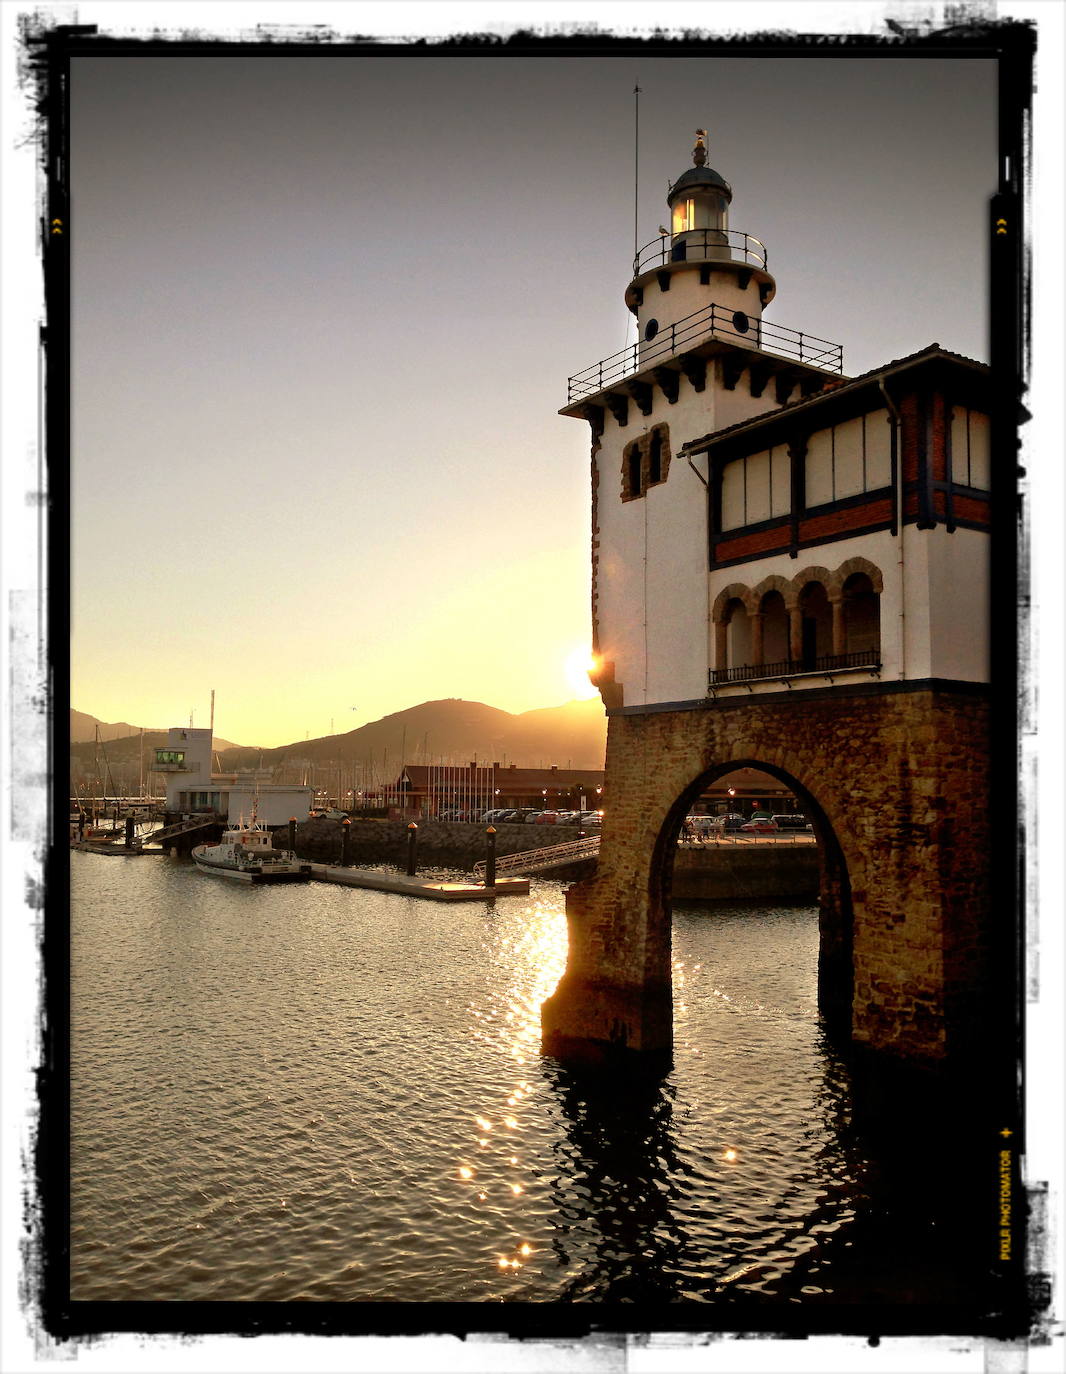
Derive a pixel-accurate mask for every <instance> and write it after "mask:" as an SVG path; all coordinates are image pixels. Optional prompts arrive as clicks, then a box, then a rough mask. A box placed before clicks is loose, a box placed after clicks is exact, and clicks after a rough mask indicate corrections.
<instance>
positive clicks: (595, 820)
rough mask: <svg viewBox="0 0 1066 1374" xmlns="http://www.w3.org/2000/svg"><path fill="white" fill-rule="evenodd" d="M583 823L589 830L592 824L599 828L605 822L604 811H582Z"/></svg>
mask: <svg viewBox="0 0 1066 1374" xmlns="http://www.w3.org/2000/svg"><path fill="white" fill-rule="evenodd" d="M581 824H582V825H583V826H584V827H585V829H586V830H587V829H588V828H589V827H590V826H595V827H596V828H599V826H601V825H602V824H603V812H602V811H582V812H581Z"/></svg>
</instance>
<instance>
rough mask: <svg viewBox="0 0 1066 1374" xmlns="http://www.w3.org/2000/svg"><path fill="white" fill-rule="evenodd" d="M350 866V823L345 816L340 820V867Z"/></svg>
mask: <svg viewBox="0 0 1066 1374" xmlns="http://www.w3.org/2000/svg"><path fill="white" fill-rule="evenodd" d="M351 866H352V823H351V821H350V820H348V818H347V817H345V819H344V820H343V821H341V867H342V868H351Z"/></svg>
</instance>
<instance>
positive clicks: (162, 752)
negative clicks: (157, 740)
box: [155, 749, 185, 763]
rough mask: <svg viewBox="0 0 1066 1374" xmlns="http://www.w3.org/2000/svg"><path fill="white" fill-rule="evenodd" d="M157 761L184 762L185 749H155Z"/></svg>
mask: <svg viewBox="0 0 1066 1374" xmlns="http://www.w3.org/2000/svg"><path fill="white" fill-rule="evenodd" d="M155 761H156V763H184V762H185V750H184V749H157V750H156V751H155Z"/></svg>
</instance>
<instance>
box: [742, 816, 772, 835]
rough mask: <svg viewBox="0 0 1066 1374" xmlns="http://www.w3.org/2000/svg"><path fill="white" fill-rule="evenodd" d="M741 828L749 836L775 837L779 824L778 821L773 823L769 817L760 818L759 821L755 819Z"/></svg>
mask: <svg viewBox="0 0 1066 1374" xmlns="http://www.w3.org/2000/svg"><path fill="white" fill-rule="evenodd" d="M740 828H741V830H742V831H745V832H747V833H748V834H758V835H773V834H776V833H777V823H776V821H772V820H771V819H770V817H769V816H766V817H759V819H758V820H756V819H754V817H753V818H752V819H751V820H750V821H748V822H747V824H746V825H742V826H741V827H740Z"/></svg>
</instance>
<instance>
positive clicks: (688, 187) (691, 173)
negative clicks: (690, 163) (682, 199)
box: [666, 167, 733, 207]
mask: <svg viewBox="0 0 1066 1374" xmlns="http://www.w3.org/2000/svg"><path fill="white" fill-rule="evenodd" d="M696 190H700V191H718V192H720V193H722V194H724V195H725V198H726V200H732V199H733V188H732V186H730V184H729V182H728V181H726V179H725V177H723V176H721V175H720V174H719V173H718V172H716V171H715V170H714V168H713V167H690V168H689V169H688V170H687V171H685V172H682V173H681V175H680V176H679V177H678V179H677V180H676V181H675V182H674V184H673V186H671V187H670V190H669V191H668V192H667V195H666V203H667V205H669V206H671V207H672V206H673V203H674V201H675V199H676V198H677V197H678V196H680V195H683V194H691V193H692V192H693V191H696Z"/></svg>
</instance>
